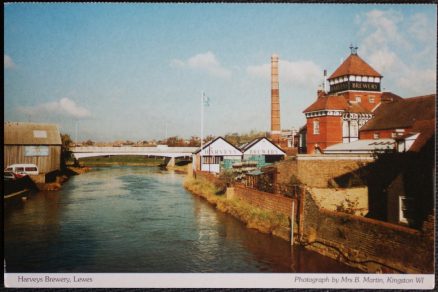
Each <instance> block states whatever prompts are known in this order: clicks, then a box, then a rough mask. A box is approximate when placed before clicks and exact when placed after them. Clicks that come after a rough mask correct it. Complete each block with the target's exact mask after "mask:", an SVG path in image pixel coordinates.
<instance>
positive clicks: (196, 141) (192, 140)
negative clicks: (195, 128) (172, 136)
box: [188, 136, 201, 147]
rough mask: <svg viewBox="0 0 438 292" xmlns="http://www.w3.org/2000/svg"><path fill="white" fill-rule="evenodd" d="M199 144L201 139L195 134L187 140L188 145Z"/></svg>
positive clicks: (194, 145)
mask: <svg viewBox="0 0 438 292" xmlns="http://www.w3.org/2000/svg"><path fill="white" fill-rule="evenodd" d="M200 145H201V139H199V137H197V136H191V137H190V140H189V145H188V146H190V147H199V146H200Z"/></svg>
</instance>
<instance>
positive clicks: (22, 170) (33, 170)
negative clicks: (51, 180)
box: [5, 164, 39, 175]
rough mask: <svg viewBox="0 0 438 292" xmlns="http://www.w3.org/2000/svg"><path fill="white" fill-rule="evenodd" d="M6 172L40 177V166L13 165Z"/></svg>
mask: <svg viewBox="0 0 438 292" xmlns="http://www.w3.org/2000/svg"><path fill="white" fill-rule="evenodd" d="M5 171H12V172H13V173H19V174H30V175H38V174H39V171H38V166H36V165H35V164H12V165H9V166H8V167H6V169H5Z"/></svg>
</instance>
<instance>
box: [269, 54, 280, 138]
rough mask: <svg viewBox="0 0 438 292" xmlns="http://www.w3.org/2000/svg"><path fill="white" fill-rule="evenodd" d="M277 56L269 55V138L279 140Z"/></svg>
mask: <svg viewBox="0 0 438 292" xmlns="http://www.w3.org/2000/svg"><path fill="white" fill-rule="evenodd" d="M278 84H279V82H278V56H277V55H275V54H274V55H272V57H271V139H272V141H274V142H276V143H278V142H280V134H281V127H280V93H279V86H278Z"/></svg>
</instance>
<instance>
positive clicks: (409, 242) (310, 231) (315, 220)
mask: <svg viewBox="0 0 438 292" xmlns="http://www.w3.org/2000/svg"><path fill="white" fill-rule="evenodd" d="M197 176H198V177H199V176H200V177H203V178H206V179H208V180H210V181H212V182H217V181H218V177H217V176H215V175H211V174H208V173H197ZM311 191H313V192H317V191H318V190H317V189H312V188H308V187H306V188H302V192H301V194H300V196H299V201H295V204H294V205H295V208H296V210H295V211H296V212H295V214H296V216H297V217H296V218H294V222H295V224H296V225H295V224H294V234H296V235H295V236H294V238H295V241H296V242H299V243H300V244H302V245H303V246H305V247H306V248H307V249H310V250H313V251H316V252H318V253H320V254H322V255H325V256H328V257H331V258H333V259H336V260H338V261H340V262H343V263H345V264H347V265H349V266H352V267H355V268H358V269H360V270H363V271H364V272H369V273H433V272H434V265H433V259H434V237H433V229H432V228H426V229H425V230H416V229H411V228H408V227H405V226H401V225H396V224H391V223H387V222H383V221H379V220H374V219H370V218H365V217H362V216H355V215H350V214H347V213H342V212H336V211H332V210H327V209H324V208H323V207H321V206H319V205H318V203H317V202H316V200H315V199H314V197H313V194H312V193H311ZM227 199H238V200H242V201H244V202H246V203H248V204H249V205H252V206H254V207H257V208H260V209H264V210H268V211H273V212H278V213H281V214H284V215H286V216H287V217H288V218H290V216H291V206H292V198H290V197H286V196H283V195H280V194H271V193H265V192H261V191H258V190H255V189H251V188H247V187H245V186H244V185H240V184H236V185H234V186H233V187H231V188H228V189H227ZM429 221H430V222H431V224H430V225H431V226H433V224H432V223H433V222H434V220H433V218H432V219H431V220H429ZM281 237H282V238H283V239H286V240H287V239H288V237H287V236H281Z"/></svg>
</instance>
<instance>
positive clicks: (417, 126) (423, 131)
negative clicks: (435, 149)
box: [409, 119, 435, 152]
mask: <svg viewBox="0 0 438 292" xmlns="http://www.w3.org/2000/svg"><path fill="white" fill-rule="evenodd" d="M410 132H413V133H420V135H419V136H418V137H417V139H415V142H414V144H412V146H411V148H409V151H413V152H419V151H420V150H421V149H422V148H423V146H424V145H426V143H427V142H428V141H429V140H430V139H431V138H432V137H433V136H434V135H435V119H430V120H424V121H416V122H415V123H414V125H413V126H412V130H411V131H410Z"/></svg>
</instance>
